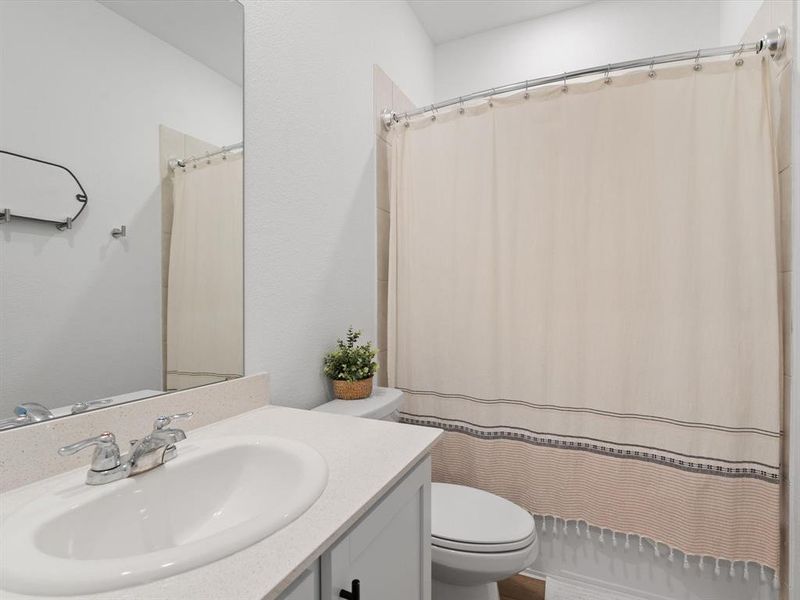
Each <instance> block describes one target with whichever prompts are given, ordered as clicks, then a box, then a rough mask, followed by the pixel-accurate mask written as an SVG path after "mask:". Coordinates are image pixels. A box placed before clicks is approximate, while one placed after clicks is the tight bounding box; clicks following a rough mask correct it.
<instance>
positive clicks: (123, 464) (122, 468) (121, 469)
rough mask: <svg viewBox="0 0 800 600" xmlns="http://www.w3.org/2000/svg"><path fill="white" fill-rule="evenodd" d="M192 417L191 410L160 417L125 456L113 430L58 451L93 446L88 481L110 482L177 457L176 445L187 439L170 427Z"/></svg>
mask: <svg viewBox="0 0 800 600" xmlns="http://www.w3.org/2000/svg"><path fill="white" fill-rule="evenodd" d="M191 416H192V413H190V412H187V413H182V414H179V415H172V416H171V417H158V418H157V419H156V420H155V422H154V423H153V431H151V432H150V433H149V434H148V435H146V436H145V437H143V438H142V439H140V440H131V448H130V451H129V452H128V454H126V455H125V456H120V452H119V446H118V445H117V440H116V437H114V434H113V433H110V432H105V433H101V434H100V435H98V436H96V437H92V438H88V439H85V440H81V441H80V442H75V443H74V444H70V445H69V446H64V447H63V448H61V449H59V451H58V453H59V454H60V455H61V456H69V455H71V454H75V453H76V452H79V451H81V450H83V449H84V448H89V447H94V454H93V455H92V464H91V467H90V468H89V471H88V472H87V473H86V483H87V484H89V485H103V484H105V483H111V482H112V481H117V480H118V479H125V478H126V477H130V476H131V475H138V474H139V473H144V472H146V471H149V470H150V469H154V468H156V467H158V466H161V465H163V464H164V463H165V462H168V461H170V460H172V459H173V458H175V457H176V456H177V455H178V450H177V448H176V447H175V444H176V443H177V442H180V441H182V440H185V439H186V432H184V431H183V430H182V429H176V428H171V427H168V426H169V425H170V424H171V423H172V422H173V421H177V420H179V419H189V418H191Z"/></svg>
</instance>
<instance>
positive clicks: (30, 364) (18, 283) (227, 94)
mask: <svg viewBox="0 0 800 600" xmlns="http://www.w3.org/2000/svg"><path fill="white" fill-rule="evenodd" d="M0 54H2V55H3V65H2V68H3V72H2V83H3V85H2V86H0V140H2V147H3V148H4V149H9V150H13V151H16V152H21V153H24V154H29V155H33V156H37V157H41V158H44V159H47V160H53V161H55V162H59V163H62V164H65V165H67V166H69V168H70V169H72V170H73V171H74V172H75V173H76V174H77V175H78V177H79V178H80V180H81V182H82V183H83V184H84V186H85V187H86V190H87V193H88V196H89V199H90V202H89V206H88V208H87V209H86V211H85V212H84V214H83V215H82V216H81V219H80V220H79V221H78V222H76V223H75V227H74V229H72V230H71V231H67V232H63V233H59V232H58V231H56V230H55V229H54V228H51V227H48V226H44V225H38V224H31V223H23V222H16V223H11V224H8V225H3V226H2V228H0V237H1V238H2V240H0V243H1V244H2V245H3V252H2V254H3V265H2V268H0V278H2V280H1V281H0V283H2V285H0V287H2V289H3V295H2V307H1V310H0V330H2V337H1V339H0V381H2V387H0V416H3V415H7V414H10V413H11V410H12V408H13V406H14V405H16V404H18V403H21V402H25V401H37V402H42V403H44V404H47V405H48V406H61V405H67V404H72V403H74V402H78V401H83V400H88V399H92V398H102V397H106V396H111V395H116V394H121V393H125V392H131V391H133V390H141V389H152V388H158V389H162V384H163V382H162V376H163V365H162V360H163V359H162V352H161V345H162V316H161V315H162V313H161V245H162V241H161V235H162V233H161V231H162V227H161V192H160V187H159V186H160V174H159V125H160V124H165V125H167V126H169V127H174V128H175V129H179V130H181V131H184V132H187V133H190V134H192V135H194V136H197V137H199V138H202V139H205V140H208V141H209V142H211V143H214V144H218V145H222V144H229V143H232V142H236V141H239V140H241V139H242V89H241V87H240V86H239V85H237V84H235V83H233V82H231V81H229V80H228V79H226V78H225V77H223V76H221V75H219V74H218V73H217V72H215V71H212V70H211V69H209V68H208V67H206V66H205V65H203V64H201V63H199V62H197V61H196V60H194V59H192V58H190V57H189V56H188V55H186V54H184V53H183V52H181V51H179V50H177V49H176V48H174V47H172V46H170V45H169V44H167V43H165V42H163V41H161V40H160V39H158V38H156V37H154V36H152V35H150V34H149V33H147V32H146V31H144V30H143V29H140V28H139V27H137V26H136V25H134V24H133V23H131V22H130V21H128V20H126V19H124V18H123V17H121V16H119V15H118V14H116V13H115V12H112V11H111V10H109V9H107V8H105V7H104V6H102V5H101V4H99V3H96V2H94V1H93V0H78V1H75V2H63V3H61V2H0ZM3 193H11V191H9V190H4V191H3ZM14 193H18V192H16V191H15V192H14ZM123 224H124V225H127V228H128V235H127V237H126V238H120V239H114V238H112V237H111V235H110V231H111V229H112V228H114V227H119V226H120V225H123ZM12 265H13V266H14V268H13V269H12V268H10V267H11V266H12Z"/></svg>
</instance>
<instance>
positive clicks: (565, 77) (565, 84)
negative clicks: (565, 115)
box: [561, 71, 569, 94]
mask: <svg viewBox="0 0 800 600" xmlns="http://www.w3.org/2000/svg"><path fill="white" fill-rule="evenodd" d="M568 91H569V88H568V87H567V72H566V71H564V85H562V86H561V92H562V93H564V94H566V93H567V92H568Z"/></svg>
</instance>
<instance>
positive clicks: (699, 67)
mask: <svg viewBox="0 0 800 600" xmlns="http://www.w3.org/2000/svg"><path fill="white" fill-rule="evenodd" d="M692 68H693V69H694V70H695V71H702V70H703V65H701V64H700V50H698V51H697V56H695V57H694V66H693V67H692Z"/></svg>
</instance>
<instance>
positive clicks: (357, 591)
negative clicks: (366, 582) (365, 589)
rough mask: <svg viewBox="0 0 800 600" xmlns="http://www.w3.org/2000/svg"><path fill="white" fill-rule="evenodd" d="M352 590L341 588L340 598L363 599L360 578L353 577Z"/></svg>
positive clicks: (348, 599) (347, 599)
mask: <svg viewBox="0 0 800 600" xmlns="http://www.w3.org/2000/svg"><path fill="white" fill-rule="evenodd" d="M351 587H352V591H350V592H348V591H347V590H339V598H344V599H345V600H361V582H360V581H359V580H358V579H353V583H352V584H351Z"/></svg>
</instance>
